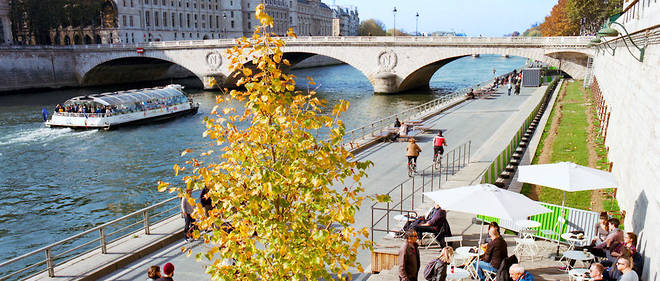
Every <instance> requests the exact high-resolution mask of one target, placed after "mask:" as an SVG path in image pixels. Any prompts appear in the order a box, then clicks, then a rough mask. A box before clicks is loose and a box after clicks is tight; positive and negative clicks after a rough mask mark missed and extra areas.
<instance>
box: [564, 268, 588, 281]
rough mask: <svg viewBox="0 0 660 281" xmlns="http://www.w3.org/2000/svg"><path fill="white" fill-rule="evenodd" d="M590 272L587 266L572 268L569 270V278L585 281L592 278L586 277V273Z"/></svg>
mask: <svg viewBox="0 0 660 281" xmlns="http://www.w3.org/2000/svg"><path fill="white" fill-rule="evenodd" d="M587 272H589V269H587V268H574V269H571V270H570V271H569V272H568V280H575V281H585V280H590V278H588V277H586V275H585V274H586V273H587Z"/></svg>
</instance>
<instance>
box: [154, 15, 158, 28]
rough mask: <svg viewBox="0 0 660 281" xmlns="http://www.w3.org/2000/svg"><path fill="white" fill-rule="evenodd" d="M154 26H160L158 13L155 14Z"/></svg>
mask: <svg viewBox="0 0 660 281" xmlns="http://www.w3.org/2000/svg"><path fill="white" fill-rule="evenodd" d="M154 25H155V26H158V12H154Z"/></svg>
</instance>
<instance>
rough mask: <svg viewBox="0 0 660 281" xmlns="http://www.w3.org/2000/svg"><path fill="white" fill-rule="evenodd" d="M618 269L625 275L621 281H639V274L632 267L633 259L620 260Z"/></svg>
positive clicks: (617, 264) (617, 263) (617, 265)
mask: <svg viewBox="0 0 660 281" xmlns="http://www.w3.org/2000/svg"><path fill="white" fill-rule="evenodd" d="M616 268H617V269H618V270H620V271H621V272H622V273H623V275H621V278H620V279H619V281H639V276H637V272H635V271H634V270H633V267H632V259H630V258H620V259H619V260H618V261H617V262H616Z"/></svg>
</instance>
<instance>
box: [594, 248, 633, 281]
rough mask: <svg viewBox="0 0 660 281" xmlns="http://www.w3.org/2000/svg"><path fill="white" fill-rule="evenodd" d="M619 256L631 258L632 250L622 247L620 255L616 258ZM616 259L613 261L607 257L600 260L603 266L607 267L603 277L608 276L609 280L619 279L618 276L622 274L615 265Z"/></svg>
mask: <svg viewBox="0 0 660 281" xmlns="http://www.w3.org/2000/svg"><path fill="white" fill-rule="evenodd" d="M620 258H624V259H629V258H632V252H631V251H630V250H629V249H627V248H624V249H622V251H621V256H620V257H619V258H618V259H620ZM618 259H614V261H613V262H612V261H611V260H607V259H605V260H602V261H601V262H600V263H601V264H602V265H603V266H607V267H609V268H608V269H607V270H605V272H606V274H605V277H607V278H609V279H610V280H619V278H621V275H623V272H621V270H620V269H619V268H618V267H617V264H616V263H617V261H618Z"/></svg>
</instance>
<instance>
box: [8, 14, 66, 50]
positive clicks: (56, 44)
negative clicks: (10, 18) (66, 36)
mask: <svg viewBox="0 0 660 281" xmlns="http://www.w3.org/2000/svg"><path fill="white" fill-rule="evenodd" d="M7 41H9V40H7ZM4 43H5V27H4V25H3V22H2V19H0V44H4ZM59 43H60V42H57V44H56V45H59Z"/></svg>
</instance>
